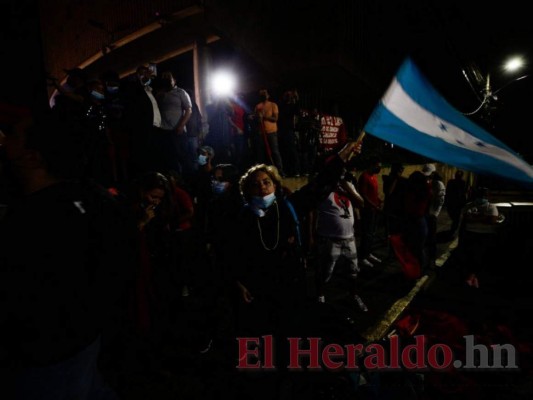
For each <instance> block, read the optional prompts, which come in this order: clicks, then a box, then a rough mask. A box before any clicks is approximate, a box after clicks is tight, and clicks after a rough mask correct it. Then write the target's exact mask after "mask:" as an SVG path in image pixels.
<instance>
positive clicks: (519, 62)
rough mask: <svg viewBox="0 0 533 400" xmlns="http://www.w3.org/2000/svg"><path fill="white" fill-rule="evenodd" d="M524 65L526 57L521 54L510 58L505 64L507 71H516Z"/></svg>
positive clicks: (504, 67)
mask: <svg viewBox="0 0 533 400" xmlns="http://www.w3.org/2000/svg"><path fill="white" fill-rule="evenodd" d="M523 66H524V59H523V58H522V57H520V56H517V57H513V58H511V59H509V60H508V61H507V62H506V63H505V64H504V66H503V69H504V70H506V71H507V72H514V71H517V70H519V69H520V68H522V67H523Z"/></svg>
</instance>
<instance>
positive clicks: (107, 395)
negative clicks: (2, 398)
mask: <svg viewBox="0 0 533 400" xmlns="http://www.w3.org/2000/svg"><path fill="white" fill-rule="evenodd" d="M99 352H100V338H98V339H96V340H95V341H94V342H93V343H91V344H90V345H89V346H87V347H86V348H85V349H83V350H81V351H80V352H79V353H77V354H76V355H75V356H73V357H71V358H69V359H68V360H65V361H62V362H60V363H57V364H53V365H48V366H44V367H31V368H25V369H23V370H22V371H20V372H19V373H17V374H16V375H15V379H14V382H13V383H14V385H15V396H14V398H15V399H17V400H19V399H20V400H33V399H36V400H37V399H39V400H71V399H77V400H78V399H79V400H93V399H94V400H97V399H98V400H118V396H117V395H116V393H115V392H114V391H113V390H112V389H111V388H109V387H106V386H105V384H104V382H103V380H102V377H101V376H100V373H99V372H98V369H97V360H98V354H99Z"/></svg>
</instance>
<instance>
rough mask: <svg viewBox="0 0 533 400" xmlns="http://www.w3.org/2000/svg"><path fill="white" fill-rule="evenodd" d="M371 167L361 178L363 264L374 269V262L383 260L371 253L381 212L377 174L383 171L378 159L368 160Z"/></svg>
mask: <svg viewBox="0 0 533 400" xmlns="http://www.w3.org/2000/svg"><path fill="white" fill-rule="evenodd" d="M368 164H369V167H368V168H367V169H366V171H364V172H363V173H362V174H361V177H360V178H359V193H360V194H361V196H362V197H363V199H364V201H365V205H364V207H363V209H362V210H361V229H362V232H361V257H360V259H361V260H362V261H361V263H362V264H363V265H364V266H366V267H373V266H374V264H372V262H377V263H380V262H381V260H380V259H379V258H377V257H376V256H375V255H373V254H372V253H371V250H372V246H373V244H374V240H375V235H376V229H377V219H378V214H379V212H380V210H381V199H380V198H379V186H378V179H377V174H379V172H380V171H381V162H380V161H379V159H378V158H377V157H371V158H370V159H369V160H368Z"/></svg>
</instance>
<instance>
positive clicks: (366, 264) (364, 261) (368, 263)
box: [361, 258, 374, 268]
mask: <svg viewBox="0 0 533 400" xmlns="http://www.w3.org/2000/svg"><path fill="white" fill-rule="evenodd" d="M361 264H363V265H364V266H365V267H368V268H374V264H372V263H371V262H370V261H368V259H366V258H365V259H364V260H363V261H361Z"/></svg>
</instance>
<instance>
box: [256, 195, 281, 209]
mask: <svg viewBox="0 0 533 400" xmlns="http://www.w3.org/2000/svg"><path fill="white" fill-rule="evenodd" d="M274 200H276V193H270V194H269V195H266V196H264V197H260V196H252V205H253V206H254V207H257V208H262V209H266V208H268V207H270V206H271V205H272V204H273V203H274Z"/></svg>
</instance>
